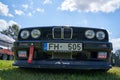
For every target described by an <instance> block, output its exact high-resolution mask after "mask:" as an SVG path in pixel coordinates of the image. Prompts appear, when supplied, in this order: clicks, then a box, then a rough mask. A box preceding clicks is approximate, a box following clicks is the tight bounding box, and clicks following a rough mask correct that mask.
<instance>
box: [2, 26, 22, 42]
mask: <svg viewBox="0 0 120 80" xmlns="http://www.w3.org/2000/svg"><path fill="white" fill-rule="evenodd" d="M19 30H20V27H19V26H18V25H17V24H13V25H11V26H8V28H7V29H5V30H2V31H0V33H2V34H5V35H7V36H9V37H11V38H13V39H14V40H16V39H17V36H18V32H19Z"/></svg>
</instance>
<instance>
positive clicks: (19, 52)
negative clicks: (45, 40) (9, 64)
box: [18, 51, 27, 58]
mask: <svg viewBox="0 0 120 80" xmlns="http://www.w3.org/2000/svg"><path fill="white" fill-rule="evenodd" d="M18 57H21V58H26V57H27V51H18Z"/></svg>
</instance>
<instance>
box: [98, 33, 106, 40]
mask: <svg viewBox="0 0 120 80" xmlns="http://www.w3.org/2000/svg"><path fill="white" fill-rule="evenodd" d="M96 37H97V39H98V40H103V39H105V33H104V32H103V31H98V32H97V33H96Z"/></svg>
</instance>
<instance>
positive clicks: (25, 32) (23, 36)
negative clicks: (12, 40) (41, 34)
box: [20, 30, 30, 39]
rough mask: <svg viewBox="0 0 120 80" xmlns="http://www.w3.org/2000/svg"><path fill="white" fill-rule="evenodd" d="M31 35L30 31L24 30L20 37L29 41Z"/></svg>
mask: <svg viewBox="0 0 120 80" xmlns="http://www.w3.org/2000/svg"><path fill="white" fill-rule="evenodd" d="M29 35H30V33H29V31H28V30H23V31H22V32H21V33H20V36H21V38H22V39H27V38H28V37H29Z"/></svg>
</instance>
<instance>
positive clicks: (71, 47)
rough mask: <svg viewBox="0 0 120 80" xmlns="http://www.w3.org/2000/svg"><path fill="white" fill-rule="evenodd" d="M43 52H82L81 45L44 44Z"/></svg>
mask: <svg viewBox="0 0 120 80" xmlns="http://www.w3.org/2000/svg"><path fill="white" fill-rule="evenodd" d="M44 50H45V51H82V43H44Z"/></svg>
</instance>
